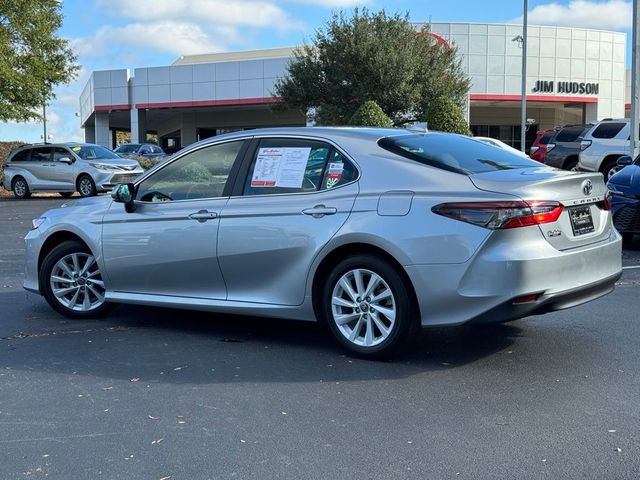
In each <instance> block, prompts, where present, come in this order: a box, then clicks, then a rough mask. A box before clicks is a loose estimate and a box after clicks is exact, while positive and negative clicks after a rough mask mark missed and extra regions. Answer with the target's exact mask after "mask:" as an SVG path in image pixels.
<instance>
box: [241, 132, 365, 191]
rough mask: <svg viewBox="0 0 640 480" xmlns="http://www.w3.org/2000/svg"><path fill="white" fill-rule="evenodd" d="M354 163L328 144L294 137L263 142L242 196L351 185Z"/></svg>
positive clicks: (254, 158) (264, 140)
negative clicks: (349, 183)
mask: <svg viewBox="0 0 640 480" xmlns="http://www.w3.org/2000/svg"><path fill="white" fill-rule="evenodd" d="M356 176H357V172H356V169H355V167H354V166H353V164H352V163H351V162H350V161H349V160H347V158H346V157H345V156H344V155H343V154H342V153H340V152H339V151H338V150H336V149H335V148H334V147H333V146H332V145H329V144H327V143H324V142H321V141H316V140H306V139H293V138H285V139H283V138H265V139H262V140H260V143H259V144H258V148H257V149H256V151H255V153H254V155H253V160H252V162H251V166H250V167H249V173H248V175H247V178H246V180H245V185H244V190H243V195H244V196H249V195H273V194H283V193H305V192H317V191H319V190H326V189H331V188H335V187H337V186H340V185H343V184H345V183H348V182H351V181H352V180H354V179H355V178H356Z"/></svg>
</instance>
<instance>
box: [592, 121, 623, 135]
mask: <svg viewBox="0 0 640 480" xmlns="http://www.w3.org/2000/svg"><path fill="white" fill-rule="evenodd" d="M625 125H626V123H601V124H600V125H598V126H597V127H596V129H595V130H594V131H593V133H592V134H591V136H592V137H593V138H613V137H615V136H616V135H618V133H620V130H622V129H623V128H624V126H625Z"/></svg>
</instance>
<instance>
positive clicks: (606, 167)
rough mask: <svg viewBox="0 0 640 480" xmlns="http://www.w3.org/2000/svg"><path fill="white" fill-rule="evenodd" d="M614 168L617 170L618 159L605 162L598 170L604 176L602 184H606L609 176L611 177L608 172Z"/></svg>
mask: <svg viewBox="0 0 640 480" xmlns="http://www.w3.org/2000/svg"><path fill="white" fill-rule="evenodd" d="M614 168H616V169H618V159H617V158H613V159H610V160H607V161H606V163H604V164H603V165H602V168H601V169H600V172H601V173H602V175H604V183H607V182H608V181H609V178H610V175H611V174H610V172H611V170H613V169H614ZM618 171H619V169H618ZM616 173H617V172H616Z"/></svg>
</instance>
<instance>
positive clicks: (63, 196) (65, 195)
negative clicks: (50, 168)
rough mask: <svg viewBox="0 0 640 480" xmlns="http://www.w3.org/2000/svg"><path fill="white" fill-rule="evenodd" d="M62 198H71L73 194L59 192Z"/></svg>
mask: <svg viewBox="0 0 640 480" xmlns="http://www.w3.org/2000/svg"><path fill="white" fill-rule="evenodd" d="M58 193H59V194H60V196H61V197H62V198H70V197H71V196H72V195H73V192H58Z"/></svg>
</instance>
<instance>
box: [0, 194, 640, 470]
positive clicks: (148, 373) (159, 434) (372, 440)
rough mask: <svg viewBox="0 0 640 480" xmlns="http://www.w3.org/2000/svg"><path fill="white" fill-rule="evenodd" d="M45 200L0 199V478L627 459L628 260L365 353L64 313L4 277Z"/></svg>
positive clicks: (281, 335)
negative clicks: (412, 342)
mask: <svg viewBox="0 0 640 480" xmlns="http://www.w3.org/2000/svg"><path fill="white" fill-rule="evenodd" d="M62 203H63V200H62V199H56V198H49V199H42V198H33V199H31V200H28V201H16V200H14V199H11V198H0V246H1V250H0V318H1V321H0V478H1V479H23V478H40V477H45V476H48V478H54V479H72V478H73V479H75V478H78V479H85V478H91V479H95V478H108V479H134V478H135V479H138V478H141V479H156V480H159V479H163V478H164V479H169V478H170V479H172V480H177V479H209V478H211V479H226V478H241V479H244V478H261V479H263V478H264V479H266V478H278V479H289V478H290V479H301V478H305V479H306V478H309V479H334V478H335V479H345V478H366V479H395V478H416V479H440V478H443V479H446V478H452V479H457V478H471V479H493V478H495V479H498V478H500V479H502V478H518V479H524V478H548V479H560V478H587V479H590V478H593V479H614V478H615V479H627V478H629V479H637V478H639V477H640V400H639V399H640V315H639V313H638V312H639V311H640V295H639V293H640V269H629V270H626V271H625V273H624V275H623V277H622V278H621V280H620V282H619V285H618V287H617V289H616V291H615V292H614V293H612V294H611V295H609V296H607V297H605V298H602V299H600V300H597V301H595V302H592V303H589V304H586V305H582V306H580V307H577V308H574V309H571V310H567V311H563V312H558V313H554V314H549V315H545V316H540V317H532V318H529V319H525V320H520V321H516V322H512V323H509V324H505V325H497V326H485V327H458V328H448V329H437V330H429V331H425V332H424V334H423V335H422V338H421V340H420V341H419V344H418V348H417V349H416V350H415V351H413V352H412V353H410V354H408V355H407V356H405V357H403V358H401V359H398V360H395V361H392V362H369V361H362V360H358V359H355V358H351V357H349V356H346V355H344V353H343V352H342V351H341V350H340V349H339V348H338V347H337V346H336V345H335V344H334V343H333V341H332V340H331V338H330V337H329V335H328V334H327V333H325V332H324V330H322V329H321V328H319V327H317V326H315V325H312V324H305V323H302V322H300V323H297V322H287V321H274V320H266V319H257V318H246V317H233V316H228V315H212V314H203V313H193V312H186V311H177V310H163V309H155V308H142V307H133V306H120V307H118V308H117V309H116V310H114V312H113V313H112V314H110V315H109V316H108V317H107V318H104V319H96V320H88V321H70V320H66V319H64V318H63V317H61V316H59V315H58V314H56V313H54V312H53V311H52V310H51V309H50V308H49V307H48V305H47V304H46V303H45V301H44V300H43V299H42V298H40V297H39V296H37V295H34V294H30V293H27V292H25V291H24V290H23V289H22V287H21V284H22V268H23V266H22V264H23V263H22V262H23V251H24V249H23V241H22V237H23V236H24V234H25V233H26V231H27V230H28V228H29V225H30V220H31V218H34V217H37V216H39V214H40V213H41V212H42V211H44V210H46V209H48V208H51V207H54V206H57V205H60V204H62ZM624 263H625V265H627V266H636V265H640V238H639V237H637V238H636V241H635V243H633V244H630V245H627V247H626V249H625V252H624Z"/></svg>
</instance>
